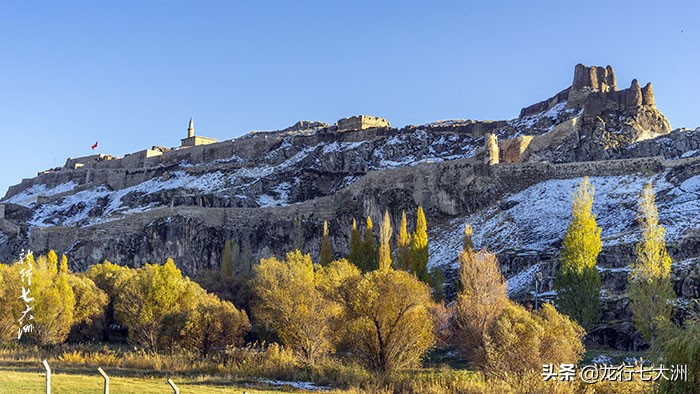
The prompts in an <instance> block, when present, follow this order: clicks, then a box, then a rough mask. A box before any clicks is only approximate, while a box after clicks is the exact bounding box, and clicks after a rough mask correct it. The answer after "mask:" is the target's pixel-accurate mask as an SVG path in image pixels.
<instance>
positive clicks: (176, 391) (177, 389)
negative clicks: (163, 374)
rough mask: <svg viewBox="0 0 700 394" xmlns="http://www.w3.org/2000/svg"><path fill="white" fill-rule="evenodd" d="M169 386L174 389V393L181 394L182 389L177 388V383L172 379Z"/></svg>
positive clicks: (169, 380)
mask: <svg viewBox="0 0 700 394" xmlns="http://www.w3.org/2000/svg"><path fill="white" fill-rule="evenodd" d="M168 384H169V385H170V387H172V388H173V393H175V394H180V389H179V388H177V386H175V382H173V380H172V379H170V378H168Z"/></svg>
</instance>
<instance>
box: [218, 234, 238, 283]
mask: <svg viewBox="0 0 700 394" xmlns="http://www.w3.org/2000/svg"><path fill="white" fill-rule="evenodd" d="M239 252H240V251H239V248H238V244H236V243H234V242H233V241H231V240H229V241H226V242H224V250H223V252H221V276H223V277H224V278H233V265H234V259H236V257H238V254H239Z"/></svg>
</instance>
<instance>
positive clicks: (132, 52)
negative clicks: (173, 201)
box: [0, 0, 700, 193]
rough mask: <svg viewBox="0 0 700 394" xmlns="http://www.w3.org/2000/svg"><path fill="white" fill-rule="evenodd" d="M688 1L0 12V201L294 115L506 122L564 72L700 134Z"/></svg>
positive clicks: (80, 5)
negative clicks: (130, 157) (80, 170)
mask: <svg viewBox="0 0 700 394" xmlns="http://www.w3.org/2000/svg"><path fill="white" fill-rule="evenodd" d="M698 15H700V6H699V5H698V3H697V2H694V1H668V2H661V1H648V2H646V1H587V2H569V1H561V0H560V1H556V2H555V1H534V0H533V1H512V2H503V1H479V2H467V1H461V2H458V1H454V2H453V1H421V2H414V1H395V2H375V1H367V2H359V1H353V2H343V3H342V4H340V2H332V1H317V2H306V1H285V2H282V1H280V2H268V1H250V2H245V3H243V2H233V1H220V2H216V1H190V2H176V1H133V2H127V1H111V2H107V1H85V2H39V1H19V0H18V1H3V2H2V3H0V122H1V123H0V127H2V135H3V137H4V138H3V143H2V147H3V148H2V154H1V155H0V168H2V171H1V172H0V193H4V191H5V190H6V188H7V187H8V186H9V185H12V184H16V183H19V181H20V180H21V179H22V178H26V177H32V176H34V175H35V173H36V172H37V171H40V170H43V169H46V168H50V167H53V166H59V165H62V164H63V163H64V162H65V159H66V158H67V157H79V156H83V155H88V154H91V150H90V145H91V144H93V143H94V142H95V141H96V140H99V141H100V149H99V151H100V152H101V153H108V154H113V155H120V156H121V155H123V154H125V153H128V152H133V151H137V150H140V149H143V148H147V147H150V146H152V145H161V146H176V145H177V144H178V143H179V139H180V138H182V137H183V136H184V134H185V129H186V127H187V120H188V118H189V117H190V116H193V117H194V118H195V126H196V129H197V132H198V134H201V135H205V136H210V137H214V138H218V139H230V138H234V137H237V136H240V135H242V134H243V133H245V132H247V131H249V130H253V129H257V130H269V129H279V128H284V127H286V126H288V125H291V124H293V123H294V122H296V121H297V120H300V119H306V120H322V121H326V122H328V123H333V122H335V121H336V120H337V119H338V118H341V117H344V116H349V115H354V114H360V113H364V114H373V115H378V116H383V117H386V118H387V119H389V120H390V121H391V122H392V124H393V125H397V126H403V125H406V124H421V123H426V122H430V121H434V120H439V119H450V118H471V119H510V118H513V117H516V116H517V114H518V111H519V110H520V108H521V107H523V106H526V105H529V104H533V103H535V102H537V101H539V100H542V99H545V98H547V97H550V96H551V95H553V94H554V93H556V92H558V91H559V90H561V89H563V88H565V87H567V86H568V85H569V84H570V83H571V79H572V75H573V69H574V65H575V64H576V63H585V64H588V65H594V64H595V65H607V64H612V65H613V67H615V71H616V75H617V78H618V85H621V86H623V87H626V86H629V83H630V81H631V80H632V78H638V79H639V81H640V83H642V84H644V83H646V82H649V81H651V82H653V84H654V89H655V93H656V101H657V104H658V106H659V108H660V109H661V110H662V111H663V112H664V113H665V114H666V115H667V116H668V117H669V119H670V121H671V125H672V127H674V128H675V127H681V126H683V127H696V126H700V106H699V105H698V104H699V103H700V101H699V100H698V91H700V76H699V75H700V74H699V73H700V68H699V67H700V66H699V65H700V24H699V23H698Z"/></svg>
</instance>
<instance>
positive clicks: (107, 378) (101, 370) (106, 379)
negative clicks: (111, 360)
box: [97, 367, 109, 394]
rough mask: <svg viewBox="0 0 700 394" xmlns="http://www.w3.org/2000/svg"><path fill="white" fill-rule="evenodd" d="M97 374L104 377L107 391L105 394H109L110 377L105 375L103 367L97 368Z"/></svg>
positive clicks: (105, 390)
mask: <svg viewBox="0 0 700 394" xmlns="http://www.w3.org/2000/svg"><path fill="white" fill-rule="evenodd" d="M97 372H99V373H100V375H102V377H103V378H104V379H105V389H104V394H109V376H107V374H106V373H105V371H104V370H103V369H102V367H98V368H97Z"/></svg>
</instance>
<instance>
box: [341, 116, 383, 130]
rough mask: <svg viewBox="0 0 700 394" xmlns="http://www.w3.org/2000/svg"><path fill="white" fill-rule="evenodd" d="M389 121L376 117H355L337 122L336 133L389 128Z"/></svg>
mask: <svg viewBox="0 0 700 394" xmlns="http://www.w3.org/2000/svg"><path fill="white" fill-rule="evenodd" d="M390 127H391V124H389V121H388V120H386V119H384V118H380V117H378V116H371V115H357V116H351V117H349V118H343V119H340V120H338V131H350V130H366V129H373V128H386V129H388V128H390Z"/></svg>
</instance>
